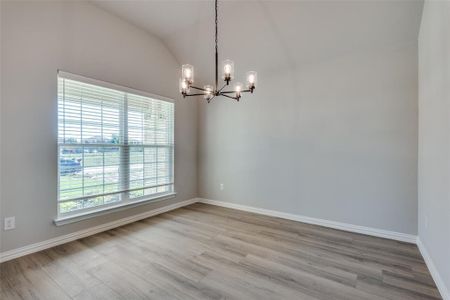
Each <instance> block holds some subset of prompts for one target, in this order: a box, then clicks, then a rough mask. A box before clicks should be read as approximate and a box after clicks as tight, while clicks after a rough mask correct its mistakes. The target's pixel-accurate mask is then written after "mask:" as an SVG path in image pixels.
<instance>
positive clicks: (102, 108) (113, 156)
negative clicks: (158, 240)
mask: <svg viewBox="0 0 450 300" xmlns="http://www.w3.org/2000/svg"><path fill="white" fill-rule="evenodd" d="M73 78H75V79H73ZM80 78H81V80H80ZM111 86H112V85H110V84H107V83H102V82H99V81H95V80H89V79H87V78H82V77H77V76H76V75H73V76H72V75H71V74H67V73H62V72H59V73H58V212H59V214H60V215H66V214H72V213H77V214H78V213H81V212H83V211H91V210H97V209H98V208H100V207H108V206H117V205H121V204H128V203H130V202H133V201H139V200H143V199H147V198H153V197H158V196H159V195H161V196H162V195H164V194H169V193H172V192H173V189H174V187H173V156H174V141H173V139H174V136H173V132H174V104H173V103H171V102H167V101H163V100H159V99H156V97H153V96H152V97H146V96H142V94H143V93H139V94H141V95H138V93H132V92H130V89H127V88H121V87H118V86H115V85H114V86H113V88H111Z"/></svg>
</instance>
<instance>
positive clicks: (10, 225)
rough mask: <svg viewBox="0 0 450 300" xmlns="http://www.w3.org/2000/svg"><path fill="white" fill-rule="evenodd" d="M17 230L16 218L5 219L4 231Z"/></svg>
mask: <svg viewBox="0 0 450 300" xmlns="http://www.w3.org/2000/svg"><path fill="white" fill-rule="evenodd" d="M14 228H16V217H7V218H5V224H4V229H5V230H11V229H14Z"/></svg>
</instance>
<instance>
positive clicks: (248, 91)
mask: <svg viewBox="0 0 450 300" xmlns="http://www.w3.org/2000/svg"><path fill="white" fill-rule="evenodd" d="M251 92H252V90H242V91H241V93H251ZM234 93H236V91H223V92H220V95H224V94H234Z"/></svg>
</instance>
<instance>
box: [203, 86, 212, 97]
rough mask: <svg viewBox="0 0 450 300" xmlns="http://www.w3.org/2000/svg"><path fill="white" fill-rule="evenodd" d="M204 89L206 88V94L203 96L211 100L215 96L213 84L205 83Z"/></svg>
mask: <svg viewBox="0 0 450 300" xmlns="http://www.w3.org/2000/svg"><path fill="white" fill-rule="evenodd" d="M203 89H204V90H205V91H204V93H205V95H204V96H203V97H204V98H205V99H206V100H209V99H211V98H212V97H213V89H214V88H213V86H212V85H205V86H204V87H203Z"/></svg>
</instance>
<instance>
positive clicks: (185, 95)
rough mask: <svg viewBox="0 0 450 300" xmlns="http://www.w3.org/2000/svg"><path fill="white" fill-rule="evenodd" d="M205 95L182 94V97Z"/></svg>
mask: <svg viewBox="0 0 450 300" xmlns="http://www.w3.org/2000/svg"><path fill="white" fill-rule="evenodd" d="M204 95H205V94H203V93H199V94H183V97H192V96H204Z"/></svg>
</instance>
